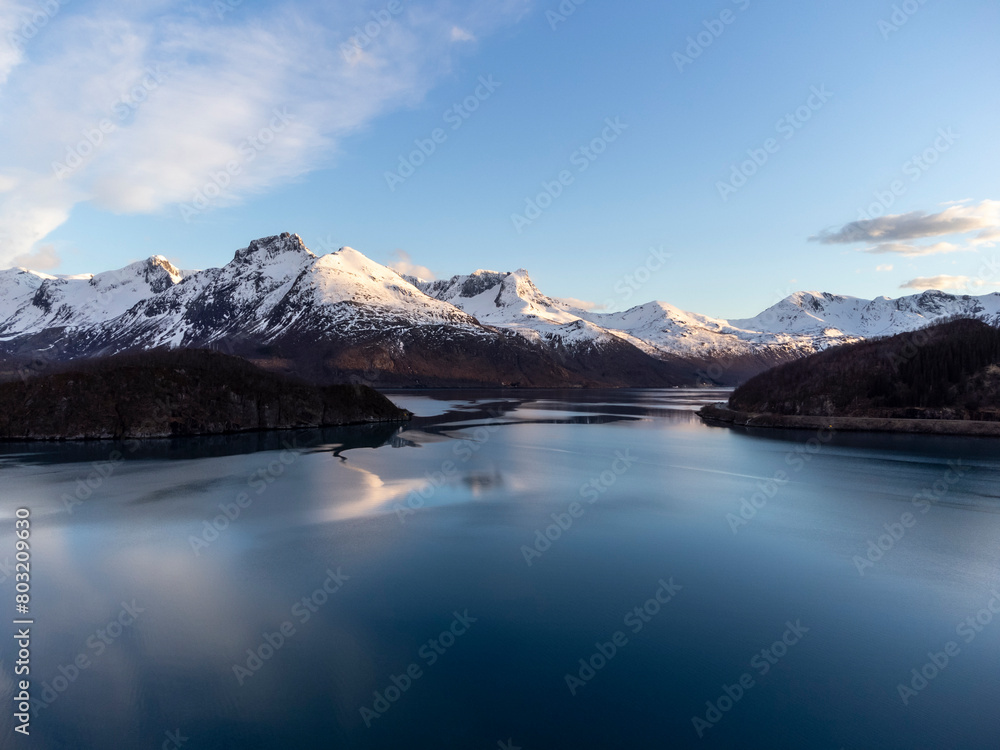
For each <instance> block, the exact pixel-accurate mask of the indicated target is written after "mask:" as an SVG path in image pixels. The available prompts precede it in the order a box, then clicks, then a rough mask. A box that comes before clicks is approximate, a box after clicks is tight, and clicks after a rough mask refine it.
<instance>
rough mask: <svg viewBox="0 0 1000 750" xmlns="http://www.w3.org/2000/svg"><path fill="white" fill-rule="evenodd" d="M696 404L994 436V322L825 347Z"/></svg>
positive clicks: (999, 413) (999, 392)
mask: <svg viewBox="0 0 1000 750" xmlns="http://www.w3.org/2000/svg"><path fill="white" fill-rule="evenodd" d="M699 414H700V415H701V417H702V418H703V419H705V420H706V421H708V422H716V423H723V424H729V425H739V426H744V427H778V428H790V429H830V428H832V429H834V430H844V431H880V432H913V433H929V434H940V435H976V436H1000V329H998V328H996V327H994V326H991V325H989V324H987V323H985V322H983V321H981V320H976V319H969V318H963V319H957V320H950V321H947V322H944V323H939V324H936V325H932V326H928V327H926V328H922V329H920V330H917V331H913V332H911V333H904V334H900V335H897V336H891V337H887V338H882V339H871V340H868V341H862V342H858V343H855V344H847V345H844V346H838V347H834V348H831V349H827V350H826V351H823V352H819V353H817V354H812V355H810V356H808V357H804V358H802V359H799V360H795V361H793V362H788V363H786V364H783V365H779V366H777V367H774V368H772V369H770V370H767V371H766V372H763V373H761V374H760V375H757V376H756V377H754V378H751V379H750V380H748V381H747V382H746V383H744V384H743V385H742V386H740V387H739V388H737V389H736V390H735V391H734V392H733V394H732V396H730V398H729V402H728V404H711V405H708V406H705V407H703V408H702V409H701V410H700V411H699Z"/></svg>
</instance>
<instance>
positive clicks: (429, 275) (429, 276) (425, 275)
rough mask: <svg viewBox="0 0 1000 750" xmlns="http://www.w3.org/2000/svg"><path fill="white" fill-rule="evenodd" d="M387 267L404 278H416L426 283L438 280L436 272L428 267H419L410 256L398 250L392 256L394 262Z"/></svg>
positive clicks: (391, 261)
mask: <svg viewBox="0 0 1000 750" xmlns="http://www.w3.org/2000/svg"><path fill="white" fill-rule="evenodd" d="M386 265H387V266H388V267H389V268H391V269H392V270H393V271H395V272H396V273H398V274H400V275H402V276H416V277H417V278H418V279H423V280H424V281H433V280H434V279H435V278H437V277H436V276H435V275H434V272H433V271H431V269H429V268H428V267H427V266H418V265H416V264H414V263H413V262H412V260H411V258H410V254H409V253H407V252H404V251H403V250H396V251H395V252H394V253H393V254H392V260H390V261H389V262H388V263H386Z"/></svg>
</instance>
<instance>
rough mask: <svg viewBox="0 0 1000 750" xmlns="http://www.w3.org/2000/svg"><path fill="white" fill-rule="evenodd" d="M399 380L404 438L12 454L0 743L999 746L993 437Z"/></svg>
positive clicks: (278, 437) (1, 549)
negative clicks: (24, 620) (20, 533)
mask: <svg viewBox="0 0 1000 750" xmlns="http://www.w3.org/2000/svg"><path fill="white" fill-rule="evenodd" d="M391 395H392V397H393V398H394V399H395V400H396V401H397V402H398V403H400V404H401V405H403V406H405V407H407V408H409V409H411V410H412V411H413V412H414V413H415V414H416V415H417V418H416V419H415V420H414V422H413V423H411V424H410V425H408V426H407V427H405V428H402V429H400V428H397V427H391V426H390V427H375V428H362V429H340V430H328V431H304V432H292V433H282V434H273V435H268V436H259V435H254V436H235V437H224V438H212V439H199V440H186V441H151V442H146V443H141V444H140V443H135V444H131V443H130V444H123V445H120V446H113V445H110V444H105V443H91V444H86V445H42V446H27V445H8V446H6V447H5V448H3V451H2V453H3V455H2V456H0V488H2V501H0V579H3V582H2V583H0V614H2V620H0V622H3V623H4V624H3V627H2V628H0V635H2V636H3V641H2V644H0V659H2V664H0V694H3V696H4V698H5V700H4V706H5V709H4V710H3V711H2V712H0V736H2V737H3V741H2V743H0V744H2V746H3V747H32V748H38V749H42V748H45V749H48V748H160V747H184V748H410V747H413V748H469V749H476V748H482V749H483V750H489V749H491V748H493V749H495V748H498V747H519V748H523V749H524V750H535V749H536V748H620V747H635V748H664V747H665V748H686V747H697V748H831V749H833V750H836V749H837V748H997V747H1000V721H998V719H997V716H998V714H997V708H996V707H997V705H998V702H1000V617H998V616H997V615H996V614H994V613H993V612H991V606H992V608H993V609H996V610H997V611H998V612H1000V598H994V597H995V594H994V593H993V592H994V591H997V590H1000V555H998V552H1000V544H998V543H1000V515H998V513H997V510H998V508H1000V451H998V448H1000V441H997V440H993V439H966V438H947V439H945V438H938V437H929V436H891V435H872V434H839V435H836V434H832V433H829V434H828V433H815V434H814V433H809V432H794V431H773V432H769V431H757V432H747V431H740V430H731V429H727V428H720V427H710V426H706V425H704V424H702V423H701V422H700V421H699V419H698V418H697V417H696V416H695V414H694V409H696V408H697V406H698V405H699V404H700V403H703V402H705V401H710V400H718V399H719V398H720V393H718V392H706V391H686V390H644V391H567V392H548V393H546V392H513V393H511V392H506V393H499V392H495V393H491V392H468V391H467V392H434V391H428V392H408V393H398V394H391ZM113 451H118V454H114V453H113ZM109 459H110V460H109ZM88 483H89V484H88ZM744 499H745V500H746V501H747V502H746V503H742V502H741V501H742V500H744ZM753 503H756V507H755V506H754V504H753ZM19 507H26V508H29V509H30V512H31V537H30V542H31V554H32V562H31V565H32V567H31V572H32V578H31V612H30V616H31V617H32V618H33V620H34V624H33V625H32V626H31V639H32V640H31V662H30V669H31V673H30V680H31V687H30V691H31V694H32V698H33V699H34V702H35V705H34V711H33V716H32V719H31V723H30V732H31V735H30V738H29V739H25V738H23V737H19V736H18V735H16V734H15V733H14V731H13V728H14V726H15V720H14V718H13V716H12V714H13V713H14V711H13V705H14V703H15V702H14V701H13V697H14V694H15V693H16V685H15V682H14V680H15V679H22V678H19V677H18V678H15V675H14V673H13V672H14V665H15V662H16V660H17V648H16V645H15V642H14V639H13V638H12V635H13V633H14V632H15V630H16V626H13V625H11V624H10V623H11V622H12V620H13V618H14V617H15V613H14V594H15V590H14V578H13V575H12V572H13V570H12V568H13V566H12V563H13V562H14V519H15V510H16V509H17V508H19ZM741 513H742V514H741ZM227 514H228V517H227ZM213 522H214V524H215V527H214V528H213V526H212V524H213ZM880 537H881V539H880ZM880 543H881V545H882V548H879V546H878V545H879V544H880ZM529 563H530V564H529ZM970 617H971V618H972V620H971V621H967V618H970ZM977 617H978V618H979V619H978V620H977V619H976V618H977ZM581 660H583V663H582V664H581ZM945 660H946V661H945ZM935 661H936V662H937V664H935V663H934V662H935ZM911 670H917V674H916V676H915V675H914V673H913V672H912V671H911ZM921 671H923V673H924V674H923V675H921ZM900 685H902V686H903V689H902V691H901V689H900ZM904 699H905V702H904Z"/></svg>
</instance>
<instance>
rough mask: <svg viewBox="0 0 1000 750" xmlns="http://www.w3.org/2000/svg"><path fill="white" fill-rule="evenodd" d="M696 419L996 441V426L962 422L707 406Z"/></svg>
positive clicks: (999, 426)
mask: <svg viewBox="0 0 1000 750" xmlns="http://www.w3.org/2000/svg"><path fill="white" fill-rule="evenodd" d="M697 413H698V416H699V417H701V418H702V419H703V420H704V421H705V422H707V423H709V424H711V423H713V422H715V423H721V424H724V425H728V426H732V427H766V428H771V429H785V430H822V429H833V430H835V431H837V432H893V433H900V434H912V435H961V436H965V437H1000V422H974V421H971V420H962V419H890V418H882V417H822V416H803V415H787V414H762V413H751V412H741V411H735V410H733V409H730V408H729V407H728V406H727V405H726V404H724V403H721V402H720V403H715V404H707V405H706V406H703V407H701V408H700V409H699V410H698V412H697Z"/></svg>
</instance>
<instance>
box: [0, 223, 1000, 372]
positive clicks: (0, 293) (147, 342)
mask: <svg viewBox="0 0 1000 750" xmlns="http://www.w3.org/2000/svg"><path fill="white" fill-rule="evenodd" d="M956 314H974V315H978V316H981V317H984V318H986V319H987V320H990V321H991V322H993V323H997V324H1000V294H989V295H983V296H981V297H972V296H956V295H952V294H946V293H943V292H938V291H928V292H924V293H923V294H919V295H913V296H908V297H902V298H899V299H895V300H893V299H889V298H887V297H880V298H878V299H875V300H864V299H859V298H856V297H845V296H839V295H834V294H828V293H818V292H797V293H795V294H793V295H791V296H790V297H787V298H786V299H784V300H782V301H781V302H779V303H777V304H776V305H774V306H773V307H770V308H768V309H767V310H765V311H764V312H762V313H761V314H760V315H757V316H756V317H753V318H748V319H744V320H730V321H727V320H721V319H718V318H711V317H708V316H705V315H699V314H696V313H689V312H685V311H683V310H680V309H678V308H676V307H674V306H672V305H669V304H667V303H665V302H649V303H647V304H644V305H640V306H638V307H634V308H632V309H630V310H626V311H624V312H612V313H598V312H592V311H588V310H584V309H581V308H580V307H577V306H575V305H574V304H571V303H569V302H567V301H564V300H560V299H557V298H553V297H547V296H545V295H544V294H543V293H542V292H541V291H540V290H539V289H538V288H537V287H536V286H535V285H534V283H533V282H532V281H531V279H530V278H529V276H528V273H527V271H524V270H523V269H519V270H517V271H513V272H495V271H475V272H473V273H471V274H469V275H464V276H454V277H452V278H450V279H446V280H440V281H424V280H420V279H416V278H413V277H406V276H401V275H400V274H398V273H396V272H395V271H393V270H392V269H390V268H387V267H386V266H383V265H380V264H378V263H375V262H374V261H372V260H370V259H368V258H366V257H365V256H364V255H362V254H361V253H359V252H358V251H356V250H353V249H351V248H347V247H345V248H341V249H340V250H338V251H337V252H334V253H330V254H327V255H322V256H316V255H315V254H313V253H312V252H310V251H309V250H308V249H307V248H306V246H305V244H304V243H303V242H302V240H301V239H300V238H299V237H298V236H297V235H291V234H287V233H286V234H282V235H280V236H274V237H266V238H263V239H259V240H255V241H253V242H251V243H250V245H249V246H248V247H246V248H243V249H241V250H238V251H236V254H235V257H234V258H233V260H232V261H231V262H230V263H228V264H227V265H225V266H224V267H222V268H210V269H207V270H204V271H182V270H179V269H177V268H175V267H174V266H172V265H171V264H170V263H169V262H168V261H167V260H166V259H165V258H163V257H162V256H154V257H152V258H149V259H148V260H145V261H140V262H138V263H133V264H131V265H128V266H126V267H125V268H122V269H119V270H117V271H108V272H105V273H99V274H96V275H89V274H88V275H81V276H51V275H48V274H44V273H39V272H36V271H31V270H27V269H20V268H13V269H8V270H4V271H0V365H2V367H0V369H2V370H3V371H5V372H6V373H7V376H8V377H10V376H11V373H12V372H15V371H21V372H22V373H23V372H33V371H39V370H43V369H44V368H45V367H46V366H48V365H49V364H51V363H54V362H63V361H68V360H72V359H77V358H82V357H92V356H98V355H108V354H114V353H118V352H122V351H129V350H136V349H152V348H159V347H184V348H212V349H219V350H222V351H225V352H228V353H231V354H236V355H239V356H243V357H245V358H248V359H250V360H252V361H255V362H257V363H258V364H260V365H263V366H265V367H267V368H270V369H272V370H277V371H286V372H294V373H296V374H299V375H301V376H303V377H306V378H309V379H311V380H315V381H318V382H328V383H329V382H343V381H354V382H365V383H370V384H372V385H375V386H392V385H396V386H435V385H440V386H444V385H460V386H468V385H504V386H524V387H527V386H544V387H553V386H602V385H603V386H673V385H688V384H696V383H718V384H735V383H738V382H742V381H743V380H745V379H746V378H748V377H749V376H751V375H753V374H756V373H757V372H760V371H762V370H764V369H766V368H767V367H769V366H771V365H773V364H776V363H779V362H783V361H788V360H791V359H797V358H798V357H800V356H802V355H804V354H809V353H812V352H815V351H820V350H823V349H825V348H827V347H829V346H831V345H833V344H839V343H846V342H851V341H859V340H863V339H867V338H871V337H875V336H886V335H893V334H897V333H902V332H905V331H910V330H914V329H916V328H919V327H922V326H924V325H926V324H927V323H929V322H932V321H935V320H939V319H941V318H945V317H948V316H952V315H956Z"/></svg>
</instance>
